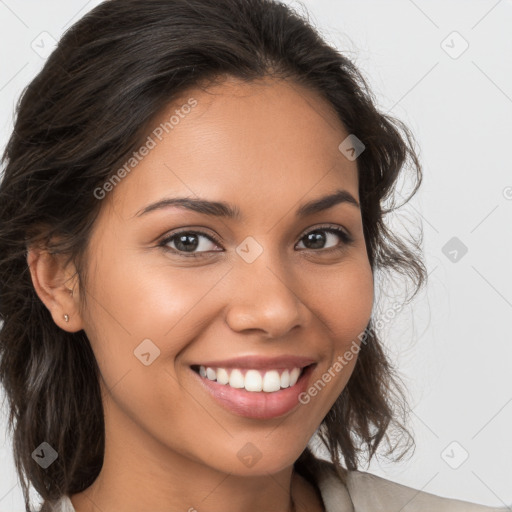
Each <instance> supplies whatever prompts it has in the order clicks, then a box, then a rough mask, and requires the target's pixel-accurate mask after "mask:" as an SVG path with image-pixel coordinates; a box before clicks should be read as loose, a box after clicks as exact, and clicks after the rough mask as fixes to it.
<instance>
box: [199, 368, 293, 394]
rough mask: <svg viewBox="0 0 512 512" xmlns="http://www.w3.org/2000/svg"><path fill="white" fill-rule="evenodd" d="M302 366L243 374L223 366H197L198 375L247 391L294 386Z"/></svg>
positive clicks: (274, 389) (250, 371)
mask: <svg viewBox="0 0 512 512" xmlns="http://www.w3.org/2000/svg"><path fill="white" fill-rule="evenodd" d="M301 371H302V368H293V369H292V370H284V371H283V372H282V373H281V375H280V374H279V372H278V371H277V370H269V371H266V372H261V373H260V371H258V370H247V371H246V373H245V376H244V374H243V373H242V371H241V370H239V369H237V368H235V369H234V370H226V369H225V368H210V367H206V368H205V367H204V366H199V375H201V377H206V378H207V379H209V380H216V381H217V382H218V383H219V384H224V385H228V386H231V387H232V388H237V389H242V388H245V389H246V390H247V391H254V392H259V391H264V392H266V393H272V392H274V391H279V390H280V389H284V388H288V387H291V386H294V385H295V384H296V382H297V380H298V378H299V376H300V374H301Z"/></svg>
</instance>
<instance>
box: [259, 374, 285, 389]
mask: <svg viewBox="0 0 512 512" xmlns="http://www.w3.org/2000/svg"><path fill="white" fill-rule="evenodd" d="M262 387H263V391H267V392H269V391H279V390H280V389H281V377H279V372H278V371H277V370H271V371H270V372H266V373H265V377H263V386H262Z"/></svg>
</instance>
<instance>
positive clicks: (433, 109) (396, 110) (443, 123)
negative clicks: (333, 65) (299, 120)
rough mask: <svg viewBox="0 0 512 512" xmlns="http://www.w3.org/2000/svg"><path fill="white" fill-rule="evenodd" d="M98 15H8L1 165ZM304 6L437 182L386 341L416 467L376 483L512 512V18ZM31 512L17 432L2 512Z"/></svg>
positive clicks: (386, 470)
mask: <svg viewBox="0 0 512 512" xmlns="http://www.w3.org/2000/svg"><path fill="white" fill-rule="evenodd" d="M99 3H100V2H99V1H96V0H93V1H89V2H84V1H83V0H67V1H63V0H60V1H58V0H47V1H45V2H40V1H39V2H37V1H35V0H0V39H1V44H0V114H1V115H0V146H1V147H2V150H3V147H4V145H5V143H6V141H7V137H8V134H9V133H10V131H11V129H12V113H13V109H14V105H15V102H16V101H17V99H18V97H19V94H20V92H21V91H22V89H23V87H25V85H26V84H28V83H29V81H30V80H31V79H32V78H33V77H34V76H35V74H36V73H37V72H38V70H39V69H40V68H41V66H42V65H43V63H44V59H45V57H46V55H47V52H48V51H49V50H51V48H52V39H59V38H60V36H61V35H62V34H63V32H64V31H65V30H66V29H67V28H69V26H70V25H71V24H72V23H73V22H75V21H76V20H77V19H79V18H80V17H81V16H83V15H84V14H85V13H86V12H87V11H88V10H90V9H92V8H93V7H95V6H96V5H98V4H99ZM287 3H289V4H292V5H295V6H297V8H298V9H299V10H301V9H302V8H301V6H300V5H299V4H298V3H297V2H295V1H291V0H289V1H287ZM303 5H304V6H305V7H306V8H307V9H308V11H309V13H310V19H311V21H312V22H313V23H314V24H315V25H317V26H318V27H319V28H320V30H321V32H322V34H323V35H324V36H325V37H326V38H327V39H328V40H329V41H330V42H331V43H333V44H334V45H336V46H337V47H338V48H340V49H341V50H342V51H344V52H346V54H347V56H348V57H349V58H352V59H353V60H354V61H355V63H356V64H357V65H358V66H359V68H360V69H361V70H362V72H363V73H364V75H365V76H366V78H367V79H368V81H369V83H370V85H371V87H372V88H373V91H374V93H375V95H376V98H377V101H378V105H379V108H380V109H381V110H382V111H384V112H388V113H390V114H391V115H394V116H396V117H398V118H400V119H402V120H403V121H405V122H406V123H407V124H408V126H409V127H410V128H411V129H412V131H413V133H414V135H415V136H416V138H417V141H418V144H419V147H420V158H421V161H422V165H423V168H424V172H425V179H424V183H423V186H422V188H421V189H420V192H419V193H418V194H417V196H416V197H415V198H414V199H413V201H411V203H410V204H409V205H408V206H406V207H404V208H403V211H402V212H401V214H400V215H399V216H397V217H396V218H393V219H391V220H392V222H393V225H395V226H396V229H398V230H404V229H407V228H408V227H410V226H412V224H409V223H413V224H414V223H415V222H416V223H417V222H418V221H421V222H423V229H424V237H425V238H424V249H425V255H426V261H427V267H428V271H429V283H428V286H427V288H426V289H425V290H424V291H423V292H422V293H420V295H419V296H418V297H417V299H416V300H415V302H414V303H413V304H412V305H411V306H408V307H407V308H405V309H404V311H403V313H402V314H401V315H400V316H399V317H398V318H397V319H396V320H395V321H394V322H392V323H389V324H387V325H386V328H385V334H386V345H387V347H388V349H389V351H390V353H391V354H392V357H393V358H394V360H395V361H396V364H397V365H398V368H399V369H400V371H401V373H402V375H403V378H404V381H405V383H406V384H407V386H408V389H409V395H410V403H411V407H412V409H413V413H412V415H411V428H412V429H413V431H414V433H415V439H416V445H417V446H416V451H415V453H414V455H413V456H412V457H410V458H409V459H408V460H406V461H403V462H401V463H394V464H393V463H389V462H386V461H385V460H384V459H382V460H380V461H379V460H374V461H373V462H372V464H371V465H370V466H369V467H368V468H366V467H363V468H361V469H363V470H366V471H369V472H371V473H374V474H376V475H379V476H384V477H385V478H388V479H391V480H394V481H397V482H400V483H402V484H405V485H408V486H411V487H414V488H416V489H422V490H423V491H426V492H430V493H434V494H439V495H443V496H448V497H453V498H458V499H464V500H468V501H474V502H479V503H483V504H487V505H492V506H503V505H504V504H511V503H512V436H511V432H512V429H511V425H512V372H511V370H510V364H511V361H512V343H511V334H510V330H511V327H512V322H511V314H512V277H511V272H510V263H511V262H512V242H511V238H512V237H511V235H512V165H511V158H510V148H511V145H512V144H511V140H510V138H511V135H512V65H511V62H512V59H511V57H512V38H511V35H510V34H511V33H510V28H511V27H512V2H511V1H510V0H508V1H506V0H501V1H496V0H490V1H487V0H485V1H484V0H481V1H470V0H460V1H454V0H451V1H446V0H445V1H428V2H427V1H425V0H423V1H420V0H416V1H412V0H395V1H386V2H383V1H382V0H372V1H370V0H367V1H358V2H356V1H355V0H353V1H348V0H309V1H304V2H303ZM454 32H456V33H455V34H454ZM466 46H467V48H466ZM34 122H37V119H34ZM453 237H456V239H455V240H452V238H453ZM450 240H452V241H451V242H450ZM447 244H448V245H447ZM462 244H464V246H465V247H466V248H467V253H465V254H463V250H462V248H463V246H462ZM454 251H456V252H454ZM378 293H380V292H379V290H378ZM382 304H385V302H383V303H382ZM382 308H384V306H382ZM0 395H1V392H0ZM2 396H3V395H2ZM1 414H2V416H0V429H2V430H3V431H4V432H5V414H6V410H5V409H3V410H2V411H1ZM466 456H467V459H466V460H465V461H464V458H465V457H466ZM463 461H464V462H463ZM22 510H24V509H23V506H22V498H21V490H20V488H19V487H18V484H17V477H16V475H15V471H14V466H13V462H12V456H11V444H10V439H9V437H8V436H7V432H5V434H4V436H2V437H0V512H5V511H9V512H16V511H22Z"/></svg>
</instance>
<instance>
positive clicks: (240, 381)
mask: <svg viewBox="0 0 512 512" xmlns="http://www.w3.org/2000/svg"><path fill="white" fill-rule="evenodd" d="M229 385H230V386H231V387H232V388H243V387H244V376H243V375H242V372H241V371H240V370H233V371H232V372H231V375H230V376H229Z"/></svg>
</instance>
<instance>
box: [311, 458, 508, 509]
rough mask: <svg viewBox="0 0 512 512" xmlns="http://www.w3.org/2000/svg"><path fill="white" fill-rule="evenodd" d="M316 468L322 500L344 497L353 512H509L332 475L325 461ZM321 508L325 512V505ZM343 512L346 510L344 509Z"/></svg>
mask: <svg viewBox="0 0 512 512" xmlns="http://www.w3.org/2000/svg"><path fill="white" fill-rule="evenodd" d="M317 467H318V472H319V479H318V485H319V489H320V492H321V494H322V497H323V498H324V494H325V495H326V497H327V500H328V501H329V499H330V496H331V495H334V494H338V495H339V496H342V495H343V493H346V495H347V498H349V499H350V502H351V505H352V507H353V510H354V511H356V512H389V511H399V510H400V511H401V512H432V511H433V510H435V511H436V512H505V511H509V510H510V509H509V508H507V507H503V508H494V507H488V506H485V505H480V504H477V503H470V502H468V501H462V500H457V499H452V498H446V497H442V496H437V495H435V494H431V493H428V492H424V491H421V490H418V489H414V488H412V487H408V486H406V485H402V484H399V483H396V482H393V481H391V480H387V479H385V478H382V477H379V476H376V475H372V474H371V473H366V472H364V471H347V470H342V471H341V472H340V471H336V468H335V466H334V464H333V463H331V462H328V461H322V462H321V463H320V464H319V465H318V466H317ZM324 503H325V500H324ZM347 503H348V502H347ZM325 505H326V509H327V511H328V512H329V510H330V507H329V506H328V503H325ZM332 510H335V509H332ZM337 510H339V509H337ZM342 510H344V509H342ZM346 510H347V511H348V510H350V508H348V507H346Z"/></svg>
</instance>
